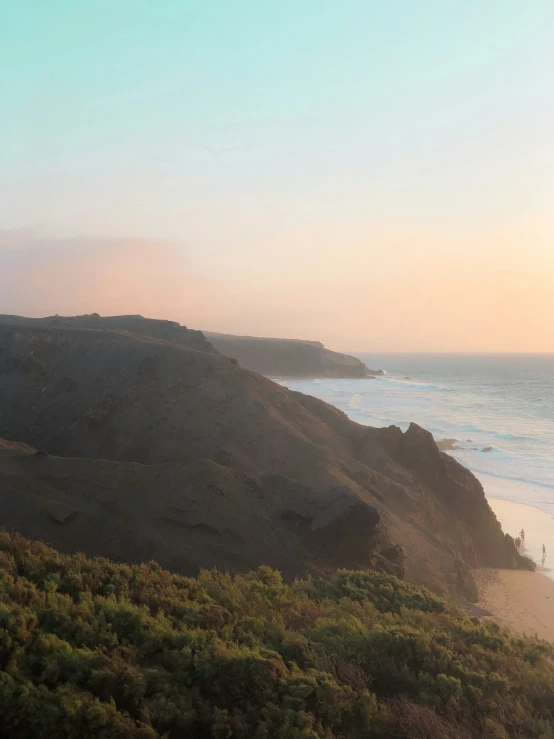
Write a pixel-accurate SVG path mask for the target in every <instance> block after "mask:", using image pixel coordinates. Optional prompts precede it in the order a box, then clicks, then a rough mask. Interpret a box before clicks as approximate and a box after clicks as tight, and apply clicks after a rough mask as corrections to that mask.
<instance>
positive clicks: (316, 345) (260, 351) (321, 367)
mask: <svg viewBox="0 0 554 739" xmlns="http://www.w3.org/2000/svg"><path fill="white" fill-rule="evenodd" d="M205 335H206V337H207V339H208V340H209V341H210V343H211V344H213V346H214V347H215V348H216V349H217V351H218V352H219V353H220V354H224V355H225V356H227V357H235V358H236V359H237V360H238V361H239V363H240V365H241V366H242V367H245V368H246V369H250V370H253V371H254V372H259V373H260V374H261V375H266V377H353V378H356V377H375V376H377V375H379V374H383V373H382V371H380V370H370V369H368V368H367V367H366V366H365V364H364V363H363V362H362V361H360V360H359V359H357V358H356V357H351V356H349V355H348V354H340V353H339V352H332V351H330V350H329V349H326V348H325V347H324V346H323V344H321V343H320V342H318V341H299V340H296V339H265V338H260V337H253V336H231V335H229V334H217V333H211V332H209V331H208V332H205Z"/></svg>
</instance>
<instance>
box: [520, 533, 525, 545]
mask: <svg viewBox="0 0 554 739" xmlns="http://www.w3.org/2000/svg"><path fill="white" fill-rule="evenodd" d="M519 538H520V539H521V543H522V544H523V546H525V531H524V530H523V529H521V531H520V532H519Z"/></svg>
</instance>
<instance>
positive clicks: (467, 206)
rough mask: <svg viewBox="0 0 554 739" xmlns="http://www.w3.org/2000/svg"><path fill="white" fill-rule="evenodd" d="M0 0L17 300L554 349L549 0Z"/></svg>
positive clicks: (212, 321) (6, 260) (7, 236)
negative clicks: (18, 0)
mask: <svg viewBox="0 0 554 739" xmlns="http://www.w3.org/2000/svg"><path fill="white" fill-rule="evenodd" d="M0 9H1V21H0V91H1V94H0V137H1V142H2V149H1V151H2V154H1V166H0V313H17V314H22V315H47V314H53V313H60V314H75V313H85V312H93V311H97V312H99V313H102V314H113V313H142V314H143V315H148V316H152V317H159V318H168V319H173V320H177V321H180V322H181V323H184V324H186V325H188V326H191V327H194V328H204V329H209V330H217V331H224V332H229V333H239V334H251V335H266V336H287V337H296V338H308V339H318V340H321V341H323V342H325V343H326V345H327V346H329V347H331V348H336V349H343V350H352V351H355V350H360V351H362V350H375V351H554V43H553V39H554V2H553V1H552V0H527V1H525V2H524V1H523V0H463V1H462V0H375V1H373V0H341V1H340V2H338V0H333V1H332V2H331V1H329V0H300V1H299V0H294V1H293V0H279V2H273V0H271V1H270V0H267V1H266V0H225V1H224V0H158V1H153V0H25V2H12V0H0Z"/></svg>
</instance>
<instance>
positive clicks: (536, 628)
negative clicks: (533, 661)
mask: <svg viewBox="0 0 554 739" xmlns="http://www.w3.org/2000/svg"><path fill="white" fill-rule="evenodd" d="M474 575H475V580H476V582H477V586H478V588H479V593H480V599H479V603H478V605H479V606H481V608H483V609H485V610H486V611H488V612H489V613H490V614H491V616H492V617H493V618H494V620H495V621H498V622H499V623H501V624H502V625H503V626H506V627H507V628H509V629H511V630H512V631H513V632H515V633H518V634H525V635H526V636H535V635H536V636H538V637H540V638H541V639H547V640H548V641H551V642H554V581H552V580H551V579H550V578H548V577H545V575H544V574H542V573H540V572H523V571H521V570H491V569H483V570H477V571H476V572H475V573H474Z"/></svg>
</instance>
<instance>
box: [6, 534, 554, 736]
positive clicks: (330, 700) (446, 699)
mask: <svg viewBox="0 0 554 739" xmlns="http://www.w3.org/2000/svg"><path fill="white" fill-rule="evenodd" d="M553 658H554V650H553V649H552V648H551V647H550V646H549V645H547V644H545V643H543V642H540V641H538V640H533V639H520V638H516V637H514V636H512V635H510V634H509V633H507V632H506V631H504V630H503V629H501V628H500V627H499V626H497V625H496V624H494V623H478V622H477V621H476V620H475V619H473V620H472V619H470V618H469V617H467V616H465V615H463V614H460V613H458V612H455V611H453V610H451V609H450V608H449V607H448V606H447V605H446V604H445V603H444V602H443V601H442V600H440V599H439V598H437V597H435V596H434V595H432V594H431V593H430V592H428V591H426V590H424V589H422V588H417V587H414V586H411V585H409V584H407V583H405V582H402V581H401V580H397V579H395V578H393V577H389V576H386V575H382V574H377V573H374V572H350V571H342V572H340V573H338V574H337V575H336V577H334V578H333V579H332V580H312V579H307V580H297V581H295V582H294V583H292V584H285V583H284V582H283V580H282V578H281V576H280V574H279V573H278V572H276V571H274V570H271V569H269V568H267V567H260V568H259V569H257V570H255V571H253V572H251V573H249V574H247V575H243V576H236V577H231V576H230V575H226V574H221V573H218V572H214V571H209V572H208V571H205V572H202V573H201V574H200V576H199V577H198V578H187V577H183V576H181V575H176V574H171V573H169V572H167V571H166V570H163V569H162V568H161V567H159V566H158V565H157V564H155V563H149V564H141V565H134V566H129V565H122V564H114V563H113V562H110V561H109V560H106V559H88V558H86V557H84V556H83V555H72V556H68V555H63V554H60V553H59V552H56V551H55V550H53V549H50V548H49V547H47V546H45V545H43V544H40V543H36V542H29V541H27V540H25V539H23V538H21V537H19V536H16V535H9V534H5V533H3V534H0V661H1V664H0V734H1V735H2V736H10V737H38V736H41V737H75V739H77V737H105V738H108V737H122V738H123V737H125V738H127V737H137V738H138V737H140V739H151V738H153V737H164V736H165V737H168V738H173V737H194V738H198V739H203V738H204V737H205V738H206V739H208V738H209V739H230V738H231V737H240V738H243V739H266V738H267V739H269V737H276V738H279V739H316V738H317V737H323V738H324V739H333V738H337V739H338V738H339V737H341V738H344V739H347V738H348V739H361V738H362V737H363V738H366V737H367V738H371V737H376V738H380V739H385V738H388V737H397V738H400V739H402V738H403V737H404V738H405V739H469V738H477V737H485V738H490V739H506V738H507V737H531V738H536V739H546V738H547V737H553V736H554V661H553Z"/></svg>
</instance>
